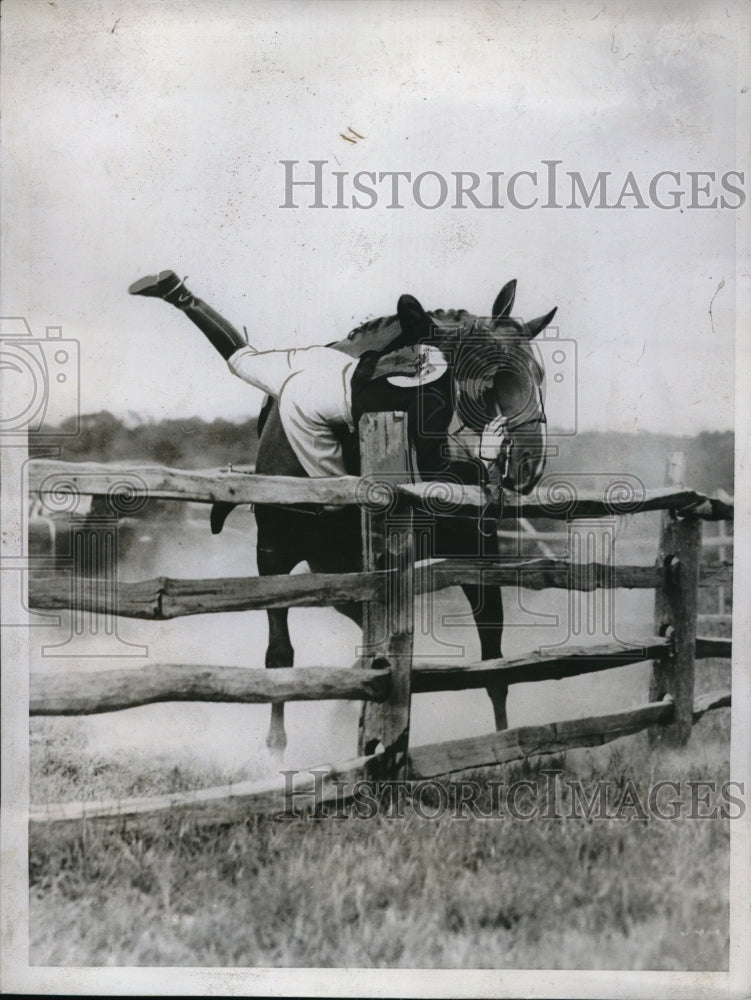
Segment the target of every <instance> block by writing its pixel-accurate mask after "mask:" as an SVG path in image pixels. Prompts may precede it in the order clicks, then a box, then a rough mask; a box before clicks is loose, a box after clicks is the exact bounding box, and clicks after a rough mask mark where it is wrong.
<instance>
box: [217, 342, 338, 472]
mask: <svg viewBox="0 0 751 1000" xmlns="http://www.w3.org/2000/svg"><path fill="white" fill-rule="evenodd" d="M227 364H228V365H229V369H230V371H231V372H232V373H233V374H234V375H237V376H238V378H241V379H243V381H245V382H249V383H250V384H251V385H253V386H255V387H256V388H257V389H261V390H263V392H267V393H268V394H269V395H271V396H276V397H277V398H278V400H279V415H280V417H281V420H282V426H283V427H284V431H285V433H286V435H287V439H288V441H289V443H290V445H291V446H292V449H293V450H294V452H295V454H296V455H297V457H298V459H299V461H300V464H301V465H302V467H303V468H304V469H305V471H306V472H307V473H308V475H309V476H313V477H319V476H343V475H345V472H346V470H345V468H344V458H343V455H342V446H341V444H340V443H339V441H338V440H337V436H336V433H335V428H336V427H337V426H339V427H342V426H343V425H346V427H347V428H348V429H349V430H350V431H352V430H354V427H353V424H352V375H353V374H354V371H355V368H356V367H357V359H356V358H350V357H348V356H347V355H346V354H342V353H341V351H335V350H333V349H332V348H330V347H303V348H291V349H290V350H283V351H254V350H253V348H252V347H241V348H240V350H238V351H235V353H234V354H233V355H232V356H231V357H230V359H229V361H228V362H227Z"/></svg>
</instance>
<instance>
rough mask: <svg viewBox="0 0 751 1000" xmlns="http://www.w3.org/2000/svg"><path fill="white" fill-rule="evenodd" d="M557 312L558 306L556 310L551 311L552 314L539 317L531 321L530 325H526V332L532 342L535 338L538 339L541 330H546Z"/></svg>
mask: <svg viewBox="0 0 751 1000" xmlns="http://www.w3.org/2000/svg"><path fill="white" fill-rule="evenodd" d="M557 312H558V306H555V308H553V309H551V310H550V312H549V313H546V314H545V315H544V316H538V317H537V319H531V320H530V321H529V322H528V323H526V324H525V326H526V329H525V331H524V332H525V334H526V335H527V337H529V339H530V340H532V338H533V337H536V336H537V334H538V333H539V332H540V331H541V330H544V329H545V327H546V326H547V325H548V323H549V322H550V321H551V319H552V318H553V317H554V316H555V314H556V313H557Z"/></svg>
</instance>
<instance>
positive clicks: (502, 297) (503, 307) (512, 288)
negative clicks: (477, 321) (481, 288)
mask: <svg viewBox="0 0 751 1000" xmlns="http://www.w3.org/2000/svg"><path fill="white" fill-rule="evenodd" d="M515 297H516V278H513V279H512V280H511V281H509V282H507V283H506V284H505V285H504V286H503V288H502V289H501V290H500V292H499V293H498V297H497V298H496V300H495V302H494V303H493V311H492V312H491V314H490V315H491V316H492V317H493V319H500V318H501V317H502V316H508V314H509V313H510V312H511V310H512V309H513V307H514V298H515Z"/></svg>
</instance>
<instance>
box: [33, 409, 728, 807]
mask: <svg viewBox="0 0 751 1000" xmlns="http://www.w3.org/2000/svg"><path fill="white" fill-rule="evenodd" d="M360 431H361V455H362V461H363V470H364V475H363V476H362V477H342V478H338V479H317V480H311V479H297V478H291V477H280V476H257V475H249V474H246V473H244V472H238V471H228V470H206V471H198V472H192V471H184V470H176V469H167V468H163V467H161V466H140V465H139V466H127V465H116V466H110V465H99V464H95V463H85V464H69V463H63V462H58V461H51V460H37V461H33V462H31V463H29V466H28V469H29V471H28V483H27V485H28V488H29V490H30V491H32V492H37V493H40V494H42V495H44V496H49V497H51V500H50V502H51V503H53V504H58V505H59V504H63V506H64V505H65V503H66V501H71V506H70V507H69V508H68V509H72V508H73V507H75V495H76V493H79V492H80V493H91V494H94V495H97V496H105V497H107V498H109V501H110V502H111V506H112V509H113V511H114V512H115V513H114V514H113V516H116V512H117V511H120V512H121V513H125V512H127V511H128V510H131V509H134V505H135V504H136V501H138V500H139V499H146V498H161V499H171V500H181V501H186V500H190V501H197V502H200V503H215V502H229V503H237V504H241V503H245V504H247V503H251V504H253V503H270V504H295V505H299V504H307V505H309V504H313V505H320V504H358V505H359V506H360V507H361V510H362V523H363V553H364V559H363V563H364V569H363V571H362V572H360V573H343V574H315V573H310V574H304V575H300V576H292V577H289V576H283V577H282V576H271V577H264V578H258V577H252V578H245V577H226V578H219V579H192V580H176V579H171V578H168V577H158V578H156V579H154V580H145V581H140V582H135V583H126V582H119V583H117V582H116V581H112V586H108V587H101V586H97V579H91V580H86V579H85V578H82V577H81V574H80V572H79V573H76V570H75V567H74V568H73V569H72V570H70V571H69V572H67V574H62V575H61V574H56V575H55V576H53V577H50V576H42V575H40V574H37V573H34V572H32V573H30V574H29V606H30V607H32V608H34V609H45V610H48V609H63V608H70V607H75V609H76V610H79V611H81V610H86V611H90V612H94V613H108V614H114V615H120V616H125V617H133V618H144V619H152V620H165V619H171V618H176V617H181V616H185V615H194V614H207V613H216V612H229V611H246V610H251V609H266V608H278V607H295V606H303V605H310V606H320V605H333V604H337V603H341V602H344V601H353V600H354V601H359V602H362V604H363V608H364V631H363V650H364V652H363V655H362V656H361V658H360V660H359V661H358V663H357V665H356V666H355V667H354V668H350V669H346V670H345V669H335V668H331V667H325V666H322V667H311V668H305V669H297V670H292V669H277V670H274V671H266V670H263V669H245V668H238V667H222V666H213V667H209V666H204V665H192V664H150V665H149V666H147V667H143V668H137V669H135V670H134V669H128V670H108V671H103V672H101V673H96V674H91V673H86V674H79V673H73V672H69V673H65V674H62V673H60V674H55V673H43V674H42V673H38V674H32V678H31V701H30V711H31V714H32V715H60V714H89V713H96V712H111V711H118V710H122V709H127V708H132V707H135V706H137V705H145V704H150V703H154V702H158V701H168V700H169V701H177V700H182V701H184V700H201V701H231V702H242V703H251V702H270V703H271V704H272V705H275V706H279V705H280V704H281V703H282V702H285V701H292V700H321V699H337V698H347V699H354V700H358V701H362V702H363V703H364V708H363V713H362V717H361V724H360V734H359V752H360V756H359V757H357V758H356V759H354V760H352V761H348V762H345V763H344V764H342V765H334V766H330V767H328V768H327V771H328V774H327V778H326V782H327V783H328V784H327V785H326V787H327V788H329V789H330V788H332V787H333V786H332V785H331V782H332V781H333V780H334V779H337V780H339V781H342V780H343V781H350V782H352V781H355V780H358V778H379V779H380V778H388V777H394V776H406V777H408V778H410V779H418V778H422V777H428V776H430V777H437V776H441V775H448V774H451V773H454V772H456V771H459V770H465V769H468V768H475V767H481V766H486V765H492V764H498V763H504V762H507V761H511V760H517V759H520V758H521V757H525V756H530V755H539V754H549V753H555V752H558V751H560V750H563V749H566V748H568V747H574V746H594V745H599V744H602V743H605V742H608V741H610V740H613V739H617V738H618V737H620V736H623V735H627V734H630V733H634V732H637V731H639V730H641V729H645V728H649V729H650V732H651V733H653V734H656V735H655V738H665V739H668V740H670V741H672V742H677V743H679V744H680V743H684V742H685V741H686V740H687V739H688V735H689V733H690V731H691V726H692V724H693V722H694V721H696V719H697V718H699V717H700V716H701V715H702V714H703V713H704V712H706V711H708V710H710V709H712V708H717V707H721V706H725V705H728V704H729V702H730V694H729V692H716V693H714V694H712V695H710V696H705V697H703V698H699V699H696V698H695V697H694V664H695V660H696V659H697V658H701V657H709V656H712V657H715V656H723V657H727V656H730V655H731V650H732V647H731V642H730V640H729V639H722V638H715V637H704V636H697V635H696V622H697V617H698V615H697V611H698V607H697V601H698V594H699V588H701V587H725V586H728V585H730V583H731V580H732V564H730V563H726V562H725V561H724V559H722V560H721V561H720V562H717V563H713V564H702V563H701V561H700V553H701V541H702V539H701V524H702V521H703V520H707V519H711V520H722V519H730V518H732V514H733V508H732V504H731V503H729V501H728V498H727V497H726V496H723V497H718V498H712V497H707V496H705V495H703V494H701V493H699V492H697V491H695V490H691V489H688V488H686V487H685V486H684V485H683V480H684V479H685V475H684V474H683V470H682V468H681V465H680V462H679V461H678V460H677V459H676V458H675V456H674V457H673V459H672V461H671V464H670V469H671V475H670V477H669V481H668V483H667V484H666V486H665V487H663V488H660V489H652V490H644V491H643V492H642V493H641V494H640V495H633V496H626V495H624V494H623V492H620V493H619V492H618V491H616V490H614V491H613V492H612V495H602V494H598V493H594V492H587V491H581V490H579V491H577V492H576V494H575V495H573V496H571V495H569V493H570V491H569V492H568V493H567V492H566V491H565V490H562V489H560V488H558V487H559V486H560V483H558V486H557V485H556V480H555V478H554V477H548V479H547V480H543V481H542V483H541V485H540V487H538V489H537V491H536V492H535V493H534V494H533V495H532V496H529V497H518V496H513V495H508V494H504V505H503V513H504V516H505V517H516V518H519V519H520V520H522V521H523V523H525V524H526V523H527V519H528V518H534V517H545V518H557V519H559V520H575V519H576V518H593V517H594V518H600V517H606V516H607V517H612V516H614V515H618V514H624V513H625V514H633V513H638V512H645V511H655V510H658V511H662V512H663V517H662V528H661V534H660V541H659V555H658V560H657V563H656V565H654V566H635V565H620V566H619V565H615V564H614V563H612V564H611V563H610V562H588V563H580V562H576V561H571V560H567V559H554V558H544V559H517V560H507V559H497V560H487V559H456V560H430V561H426V562H423V563H418V564H415V562H414V552H413V548H412V544H413V539H412V532H411V517H412V511H413V510H414V509H415V508H417V509H419V510H422V511H424V510H428V511H430V512H433V513H436V514H441V515H448V514H452V515H455V516H465V515H473V516H476V514H477V510H478V508H481V507H484V506H485V505H486V503H487V501H488V494H487V492H486V491H485V490H484V489H481V488H479V487H466V486H462V485H460V484H457V483H409V482H407V481H406V479H407V475H406V472H405V470H406V469H407V467H408V463H407V455H408V448H409V444H408V439H407V433H406V421H405V420H404V419H403V417H402V416H401V415H396V414H369V415H366V417H365V418H363V420H362V421H361V428H360ZM559 534H562V533H559ZM540 537H544V536H540ZM723 544H724V545H728V539H727V538H724V539H723ZM720 555H721V556H724V552H722V550H721V551H720ZM480 578H482V581H483V582H484V583H486V584H489V585H498V586H506V587H508V586H518V587H523V588H526V589H535V590H541V589H548V588H564V589H566V590H569V591H573V590H579V591H591V590H595V589H598V588H603V587H619V588H635V589H636V588H650V589H654V591H655V621H654V632H653V634H651V635H645V636H641V637H635V638H634V639H633V640H632V641H631V643H630V644H629V645H627V646H624V644H623V643H609V644H600V645H596V646H589V647H582V646H577V647H563V648H560V649H558V650H555V655H547V654H543V653H533V654H529V655H527V656H524V657H518V658H516V659H511V660H509V659H500V660H486V661H481V662H478V663H470V664H464V663H451V662H440V663H413V662H412V632H413V627H412V613H413V612H412V604H413V597H414V595H415V594H420V593H429V592H433V591H438V590H441V589H444V588H447V587H453V586H459V585H462V584H467V583H469V584H476V583H477V582H478V581H479V579H480ZM74 583H75V586H74ZM647 660H648V661H651V662H652V664H653V666H652V679H651V682H650V692H649V697H650V703H649V704H646V705H640V706H637V707H636V708H634V709H629V710H628V711H624V712H617V713H611V714H608V715H598V716H592V717H589V718H586V719H572V720H568V721H565V722H559V723H551V724H548V725H545V726H527V727H522V728H520V729H513V730H505V731H502V732H497V733H492V734H489V735H487V736H482V737H476V738H472V739H464V740H455V741H451V742H449V743H443V744H436V745H435V746H426V747H414V748H413V747H410V746H409V719H410V701H411V695H412V694H420V693H426V692H434V691H441V690H463V689H470V688H479V687H488V686H489V685H490V686H492V685H493V684H498V683H499V682H500V683H501V684H504V685H508V684H511V683H528V682H534V681H541V680H551V679H560V678H564V677H571V676H574V675H577V674H584V673H589V672H593V671H600V670H607V669H612V668H616V667H620V666H624V665H626V664H629V663H636V662H640V661H647ZM274 711H277V709H274ZM377 748H378V752H375V751H376V749H377ZM316 780H317V779H316ZM319 792H320V788H319ZM337 795H339V792H337ZM280 802H281V803H282V805H283V790H281V789H280V788H278V787H271V786H269V785H268V784H266V785H263V784H261V785H259V784H258V783H245V784H243V785H236V786H233V788H232V789H229V790H228V789H223V790H220V789H206V790H204V791H203V792H196V793H186V794H184V795H172V796H161V797H157V798H154V799H145V800H131V801H128V802H118V803H91V804H88V805H87V804H81V803H78V804H76V803H68V804H65V805H50V806H44V807H34V809H33V810H32V816H31V819H32V821H33V822H52V821H54V822H64V821H65V822H67V821H70V820H73V819H76V818H78V819H80V817H81V816H84V815H85V816H86V817H87V819H89V820H93V819H96V820H101V821H103V822H112V821H115V822H121V821H123V819H124V818H127V817H130V816H139V817H141V816H144V815H147V814H152V815H153V814H157V813H161V812H163V811H164V810H165V809H172V808H178V807H179V808H181V809H187V810H188V812H190V813H191V814H195V815H196V816H197V817H199V818H204V819H206V818H209V819H215V818H216V817H217V816H218V815H219V811H220V804H221V809H222V810H223V811H222V812H221V815H222V818H226V816H227V809H229V811H230V812H231V811H232V810H238V811H240V812H243V811H247V810H250V809H256V808H264V809H266V808H269V807H271V808H274V807H275V806H276V807H278V806H279V804H280Z"/></svg>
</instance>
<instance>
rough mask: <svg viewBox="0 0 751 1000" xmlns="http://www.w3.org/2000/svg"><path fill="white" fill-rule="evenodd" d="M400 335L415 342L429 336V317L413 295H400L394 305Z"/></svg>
mask: <svg viewBox="0 0 751 1000" xmlns="http://www.w3.org/2000/svg"><path fill="white" fill-rule="evenodd" d="M396 314H397V316H398V317H399V325H400V326H401V328H402V333H404V334H406V335H407V337H408V338H409V340H411V341H417V340H421V339H422V338H423V337H427V336H429V334H430V317H429V316H428V314H427V313H426V312H425V310H424V309H423V307H422V306H421V305H420V303H419V302H418V301H417V299H416V298H415V297H414V296H413V295H402V296H400V297H399V301H398V302H397V305H396Z"/></svg>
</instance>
